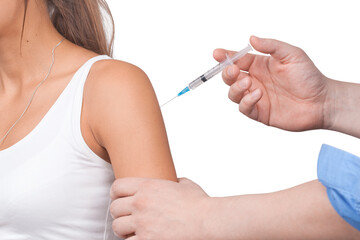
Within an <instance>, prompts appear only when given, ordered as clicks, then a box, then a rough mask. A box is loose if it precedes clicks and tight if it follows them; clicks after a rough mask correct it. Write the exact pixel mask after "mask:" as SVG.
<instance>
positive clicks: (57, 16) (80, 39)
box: [20, 0, 115, 57]
mask: <svg viewBox="0 0 360 240" xmlns="http://www.w3.org/2000/svg"><path fill="white" fill-rule="evenodd" d="M45 1H46V4H47V8H48V13H49V16H50V19H51V22H52V24H53V25H54V27H55V28H56V30H57V31H58V32H59V33H60V34H61V35H62V36H64V37H65V38H66V39H67V40H69V41H71V42H72V43H74V44H76V45H78V46H81V47H84V48H86V49H88V50H91V51H93V52H96V53H98V54H106V55H108V56H110V57H112V56H113V44H114V32H115V28H114V20H113V17H112V15H111V11H110V9H109V6H108V5H107V3H106V1H105V0H45ZM24 2H25V10H24V19H23V26H22V30H21V39H22V36H23V31H24V25H25V17H26V10H27V5H28V0H24ZM105 26H106V27H110V28H106V29H105ZM106 30H107V31H110V32H107V31H106ZM107 36H108V37H107ZM20 41H21V40H20Z"/></svg>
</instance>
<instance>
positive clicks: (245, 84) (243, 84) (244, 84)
mask: <svg viewBox="0 0 360 240" xmlns="http://www.w3.org/2000/svg"><path fill="white" fill-rule="evenodd" d="M239 86H240V87H241V88H242V89H246V88H247V87H248V86H249V78H247V77H245V78H244V79H242V80H240V81H239Z"/></svg>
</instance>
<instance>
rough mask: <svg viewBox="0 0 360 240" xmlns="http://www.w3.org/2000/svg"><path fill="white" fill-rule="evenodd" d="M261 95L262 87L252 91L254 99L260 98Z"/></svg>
mask: <svg viewBox="0 0 360 240" xmlns="http://www.w3.org/2000/svg"><path fill="white" fill-rule="evenodd" d="M259 97H260V89H256V90H255V91H253V92H252V93H251V98H252V99H258V98H259Z"/></svg>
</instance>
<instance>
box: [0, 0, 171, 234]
mask: <svg viewBox="0 0 360 240" xmlns="http://www.w3.org/2000/svg"><path fill="white" fill-rule="evenodd" d="M101 8H102V9H103V10H105V12H106V13H107V14H108V15H109V17H110V19H111V20H112V18H111V14H110V11H109V9H108V7H107V5H106V2H105V1H102V0H81V1H80V0H77V1H65V0H0V116H1V117H0V119H1V121H0V138H1V139H0V141H1V142H0V238H1V239H88V240H89V239H111V238H113V235H112V231H111V222H112V218H111V216H109V203H110V197H109V191H110V186H111V184H112V182H113V180H114V176H115V177H116V178H121V177H127V176H139V177H149V178H163V179H170V180H174V181H175V180H176V173H175V169H174V165H173V162H172V159H171V154H170V150H169V146H168V142H167V137H166V133H165V128H164V124H163V120H162V116H161V112H160V109H159V107H158V103H157V100H156V97H155V94H154V91H153V89H152V87H151V84H150V82H149V80H148V78H147V76H146V75H145V74H144V73H143V72H142V71H141V70H140V69H139V68H137V67H135V66H133V65H131V64H129V63H125V62H122V61H117V60H112V59H111V58H110V57H109V56H112V39H113V36H111V37H110V38H109V39H110V41H109V42H107V41H106V36H105V33H104V28H103V25H102V16H101V14H100V13H101Z"/></svg>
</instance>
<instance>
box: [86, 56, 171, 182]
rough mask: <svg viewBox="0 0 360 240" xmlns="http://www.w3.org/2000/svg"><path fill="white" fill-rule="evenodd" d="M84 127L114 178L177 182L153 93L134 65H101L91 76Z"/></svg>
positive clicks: (111, 61) (110, 62) (110, 63)
mask: <svg viewBox="0 0 360 240" xmlns="http://www.w3.org/2000/svg"><path fill="white" fill-rule="evenodd" d="M91 78H92V87H91V88H92V89H90V91H91V96H92V99H91V100H90V101H89V102H90V105H91V106H90V107H89V109H90V119H91V120H89V123H90V126H91V130H92V132H93V134H94V137H95V138H96V140H97V141H98V143H99V144H100V145H101V146H103V147H104V148H105V149H106V151H107V152H108V154H109V156H110V160H111V163H112V166H113V169H114V174H115V177H116V178H120V177H147V178H162V179H169V180H174V181H176V180H177V178H176V173H175V168H174V164H173V161H172V157H171V153H170V149H169V144H168V140H167V136H166V131H165V126H164V122H163V119H162V115H161V111H160V108H159V104H158V102H157V99H156V96H155V93H154V90H153V88H152V86H151V83H150V81H149V79H148V77H147V76H146V74H145V73H144V72H143V71H142V70H141V69H139V68H138V67H136V66H134V65H131V64H128V63H125V62H121V61H117V60H107V61H100V62H99V63H98V67H97V68H96V71H94V73H92V74H91Z"/></svg>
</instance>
